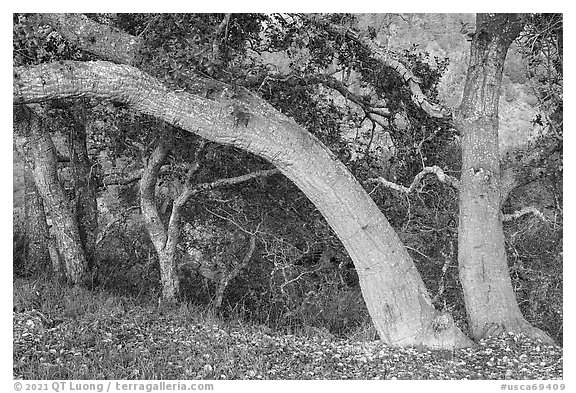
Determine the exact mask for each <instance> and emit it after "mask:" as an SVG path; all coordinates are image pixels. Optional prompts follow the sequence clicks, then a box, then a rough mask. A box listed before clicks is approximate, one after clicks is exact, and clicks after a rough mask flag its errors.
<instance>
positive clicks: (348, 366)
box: [13, 281, 563, 380]
mask: <svg viewBox="0 0 576 393" xmlns="http://www.w3.org/2000/svg"><path fill="white" fill-rule="evenodd" d="M49 292H50V291H49V290H46V289H45V288H44V289H43V290H42V291H41V292H39V291H37V290H35V288H33V287H32V284H31V283H29V282H25V281H19V282H15V283H14V313H13V333H14V337H13V376H14V378H16V379H55V380H59V379H117V380H126V379H146V380H155V379H209V380H217V379H231V380H237V379H276V380H283V379H409V380H410V379H412V380H413V379H433V380H445V379H485V380H488V379H489V380H504V379H514V380H551V379H562V377H563V374H562V370H563V355H562V348H561V347H559V346H556V345H548V344H543V343H542V342H539V341H537V340H531V339H528V338H526V337H523V336H518V335H512V334H504V335H502V336H499V337H493V338H490V339H488V340H482V341H481V342H479V345H478V346H477V347H475V348H468V349H461V350H455V351H426V350H419V349H416V348H402V349H400V348H390V347H387V346H386V345H384V344H382V343H380V342H374V341H372V342H367V341H352V340H345V339H336V338H326V337H321V336H311V335H302V336H300V335H297V334H295V335H286V334H281V333H275V332H272V331H271V330H270V329H269V328H267V327H264V326H256V325H250V324H247V323H240V322H230V321H222V320H219V319H218V318H215V317H213V318H208V317H206V315H204V316H201V317H199V316H198V315H197V314H196V313H194V312H193V310H190V309H189V308H188V307H187V306H182V307H181V308H178V309H173V310H161V309H158V307H153V306H151V305H149V304H148V305H146V304H138V303H137V302H135V301H133V300H130V299H126V298H122V297H118V296H112V295H110V294H106V293H103V292H96V291H95V292H90V291H87V290H80V289H68V290H65V291H62V290H58V291H57V290H54V291H53V292H52V293H49Z"/></svg>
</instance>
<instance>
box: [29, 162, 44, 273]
mask: <svg viewBox="0 0 576 393" xmlns="http://www.w3.org/2000/svg"><path fill="white" fill-rule="evenodd" d="M24 188H25V195H24V210H25V217H26V247H25V249H24V270H25V271H28V272H34V273H37V272H42V271H46V270H48V269H49V267H50V253H49V251H48V241H49V238H50V234H49V231H48V223H47V222H46V213H45V211H44V202H43V201H42V197H41V196H40V194H39V193H38V190H37V189H36V184H34V177H33V176H32V167H31V165H30V163H29V162H27V160H26V159H25V160H24Z"/></svg>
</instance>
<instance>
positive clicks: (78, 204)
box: [68, 105, 98, 271]
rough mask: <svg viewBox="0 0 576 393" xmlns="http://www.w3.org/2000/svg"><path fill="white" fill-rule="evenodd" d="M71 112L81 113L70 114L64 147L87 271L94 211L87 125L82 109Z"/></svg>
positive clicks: (91, 253) (90, 260)
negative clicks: (68, 152)
mask: <svg viewBox="0 0 576 393" xmlns="http://www.w3.org/2000/svg"><path fill="white" fill-rule="evenodd" d="M71 111H81V113H74V117H75V118H74V120H73V124H72V125H71V126H70V130H69V133H68V139H69V140H68V146H69V150H70V169H71V170H72V177H73V182H74V205H75V212H76V219H77V221H78V230H79V231H80V240H81V241H82V246H83V247H84V252H85V254H86V259H87V263H88V270H89V271H91V270H92V269H93V268H94V263H95V260H94V258H95V246H96V233H97V231H98V207H97V204H96V187H95V181H94V176H93V168H92V162H91V160H90V157H89V156H88V148H87V145H86V128H87V127H88V124H89V123H88V120H87V119H86V116H85V113H84V111H85V109H84V108H83V107H81V106H80V105H78V106H75V107H73V108H72V109H71Z"/></svg>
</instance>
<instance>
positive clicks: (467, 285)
mask: <svg viewBox="0 0 576 393" xmlns="http://www.w3.org/2000/svg"><path fill="white" fill-rule="evenodd" d="M476 23H477V29H476V34H475V35H474V38H473V41H472V47H471V51H470V64H469V68H468V74H467V78H466V85H465V88H464V96H463V100H462V104H461V106H460V107H459V109H458V111H457V113H456V125H457V127H458V128H459V130H460V133H461V137H462V175H461V178H460V182H461V186H460V222H459V230H458V261H459V274H460V281H461V283H462V287H463V290H464V300H465V303H466V311H467V313H468V319H469V325H470V329H471V333H472V336H473V337H474V338H475V339H480V338H482V337H486V336H488V335H492V334H498V333H500V332H502V331H512V332H522V333H527V334H529V335H531V336H535V337H539V338H541V339H546V340H548V341H549V340H550V339H549V337H548V336H547V335H546V334H545V333H543V332H542V331H540V330H539V329H535V328H533V327H532V326H531V325H530V324H529V323H528V322H527V321H526V320H525V319H524V317H523V316H522V314H521V313H520V309H519V307H518V304H517V302H516V297H515V295H514V291H513V289H512V283H511V279H510V274H509V272H508V264H507V260H506V254H505V248H504V233H503V230H502V216H501V212H500V204H501V199H502V195H501V184H500V183H501V179H500V163H499V150H498V101H499V97H500V86H501V83H502V71H503V69H504V61H505V58H506V53H507V51H508V48H509V46H510V44H511V43H512V41H513V40H514V39H515V37H516V36H517V35H518V33H519V32H520V29H521V28H522V25H521V23H520V20H519V18H518V17H517V16H516V15H509V14H495V15H483V14H479V15H478V16H477V20H476Z"/></svg>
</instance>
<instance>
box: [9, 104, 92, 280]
mask: <svg viewBox="0 0 576 393" xmlns="http://www.w3.org/2000/svg"><path fill="white" fill-rule="evenodd" d="M17 109H18V111H16V110H15V112H19V113H17V114H16V113H15V114H16V116H17V122H16V126H18V127H19V128H20V130H19V132H20V133H21V134H22V135H25V136H26V137H27V144H28V149H29V152H30V161H31V162H32V163H33V169H32V173H33V177H34V183H35V184H36V188H37V189H38V192H39V193H40V195H41V196H42V199H43V200H44V203H45V204H46V207H47V208H48V212H49V213H50V217H51V218H52V225H53V226H54V229H55V234H56V242H57V244H58V249H59V254H60V255H61V256H62V258H63V260H64V265H65V269H66V278H67V280H68V282H70V283H71V284H84V283H85V280H86V257H85V255H84V250H83V248H82V245H81V242H80V234H79V231H78V225H77V223H76V220H75V218H74V215H73V214H72V210H71V208H70V206H69V204H68V199H67V197H66V195H65V193H64V189H63V188H62V185H61V184H60V181H59V179H58V169H57V165H58V160H57V156H56V148H55V147H54V143H53V142H52V138H50V135H48V133H47V132H46V130H44V128H43V125H42V123H41V120H40V118H39V116H38V115H36V114H35V113H34V112H33V111H32V110H30V109H29V108H27V107H25V106H21V107H18V108H17Z"/></svg>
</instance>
